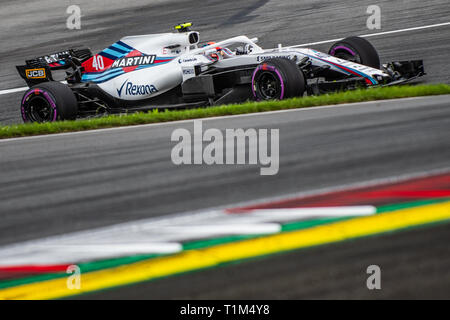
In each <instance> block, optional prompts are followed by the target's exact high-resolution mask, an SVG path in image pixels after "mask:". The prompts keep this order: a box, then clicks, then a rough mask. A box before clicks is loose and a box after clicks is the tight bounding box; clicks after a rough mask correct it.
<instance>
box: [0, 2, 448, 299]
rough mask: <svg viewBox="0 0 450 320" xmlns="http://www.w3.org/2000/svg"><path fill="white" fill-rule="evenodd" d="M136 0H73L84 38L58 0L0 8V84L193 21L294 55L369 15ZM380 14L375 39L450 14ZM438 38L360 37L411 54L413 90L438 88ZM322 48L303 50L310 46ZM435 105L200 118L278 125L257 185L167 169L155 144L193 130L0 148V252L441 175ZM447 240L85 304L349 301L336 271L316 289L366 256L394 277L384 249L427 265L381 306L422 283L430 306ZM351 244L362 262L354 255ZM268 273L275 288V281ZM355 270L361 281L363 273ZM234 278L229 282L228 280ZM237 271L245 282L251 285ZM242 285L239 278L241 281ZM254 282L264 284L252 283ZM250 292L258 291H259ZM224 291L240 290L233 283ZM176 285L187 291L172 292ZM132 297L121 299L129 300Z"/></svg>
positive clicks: (390, 240) (205, 32)
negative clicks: (80, 233)
mask: <svg viewBox="0 0 450 320" xmlns="http://www.w3.org/2000/svg"><path fill="white" fill-rule="evenodd" d="M143 2H144V1H135V2H133V1H132V2H131V3H132V4H126V5H125V4H120V2H119V1H116V2H114V1H113V2H108V3H110V5H108V6H107V7H108V9H107V10H106V11H101V10H100V8H103V7H105V6H104V5H101V3H100V2H95V4H89V3H88V2H87V1H79V3H81V5H82V6H83V5H84V6H87V8H88V10H86V12H84V13H83V15H84V18H83V29H82V30H81V31H68V30H66V29H65V19H66V15H65V9H66V7H67V5H68V4H70V2H69V1H66V2H64V1H61V2H59V1H58V2H56V1H42V2H39V5H38V4H37V3H36V2H34V3H28V2H25V1H3V2H2V11H1V13H0V15H1V18H2V19H0V21H1V22H0V25H1V28H2V30H6V31H7V32H2V33H1V37H2V38H1V39H0V40H1V41H2V44H3V45H2V48H1V49H0V66H1V69H0V89H8V88H14V87H21V86H23V85H24V83H23V82H22V80H20V79H18V77H17V76H16V72H15V70H14V65H16V64H19V63H21V62H22V61H23V60H24V59H26V58H29V57H33V56H36V55H41V54H45V53H49V52H52V51H58V50H60V49H64V48H66V47H70V46H72V45H74V44H80V43H83V44H86V45H89V46H90V47H91V48H92V49H93V50H94V51H96V50H100V49H102V48H104V47H106V46H107V45H108V44H110V43H111V42H114V41H115V40H116V39H119V38H120V37H121V36H124V35H130V34H143V33H154V32H165V31H167V29H168V28H169V27H170V26H171V25H174V24H176V23H179V22H180V21H189V20H192V21H194V22H195V23H196V25H197V26H198V28H197V29H198V30H199V31H201V33H202V37H203V39H204V40H213V39H214V40H219V39H222V38H226V37H230V36H234V35H238V34H241V33H245V34H247V35H249V36H258V37H259V38H260V40H261V42H260V43H261V44H262V45H263V46H265V47H274V46H276V44H277V43H280V42H281V43H283V44H286V45H289V44H291V45H294V44H299V43H306V42H314V41H320V40H327V39H333V38H339V37H345V36H347V35H352V34H365V33H369V32H368V30H367V29H366V27H365V24H366V18H367V16H366V14H365V10H366V8H367V6H368V5H370V4H373V3H372V2H371V1H358V3H357V5H355V2H354V1H333V2H330V1H283V2H281V1H280V2H276V1H266V0H260V1H247V2H242V1H240V2H237V1H236V2H233V1H227V2H223V1H206V2H203V5H202V6H199V5H198V3H196V2H192V1H182V2H166V1H158V2H155V3H153V4H145V5H144V4H143ZM102 3H104V2H102ZM379 3H380V4H381V7H382V10H383V12H384V14H383V30H386V31H389V30H395V29H402V28H408V27H415V26H421V25H429V24H435V23H440V22H447V20H448V17H449V13H450V5H449V4H448V2H447V1H445V0H443V1H427V2H423V1H381V2H379ZM45 4H49V5H50V4H51V5H52V8H53V9H54V10H52V11H51V12H49V10H47V9H46V7H45ZM193 8H195V9H193ZM449 34H450V27H443V28H440V29H427V30H422V31H415V32H412V33H401V34H394V35H386V36H380V37H374V38H371V41H372V42H373V43H374V44H375V46H376V47H377V48H378V50H379V51H380V55H381V58H382V60H383V61H390V60H403V59H418V58H425V63H426V68H427V72H428V73H429V76H428V77H427V78H426V81H427V82H445V83H449V82H450V76H449V74H450V72H449V71H450V67H448V64H447V63H446V62H447V60H448V57H449V50H450V43H449V42H448V41H445V39H448V36H449ZM328 47H329V45H323V46H316V48H317V49H319V50H326V48H328ZM21 95H22V94H21V93H15V94H8V95H2V96H0V109H1V110H0V121H1V122H2V123H16V122H20V120H19V114H18V107H17V106H18V103H19V100H20V98H21ZM449 105H450V98H449V97H448V96H444V97H431V98H420V99H412V100H404V101H395V102H376V103H366V104H361V105H355V106H341V107H334V108H321V109H310V110H303V111H295V112H281V113H274V114H266V115H263V114H260V115H254V116H244V117H235V118H229V119H226V120H225V119H220V120H208V121H205V122H204V126H205V129H206V128H208V127H215V128H219V129H224V128H250V127H252V128H278V129H280V172H279V174H278V175H276V176H272V177H267V176H266V177H262V176H260V175H259V167H257V166H212V167H207V166H174V165H173V164H172V162H171V160H170V151H171V148H172V147H173V146H174V143H173V142H171V141H170V135H171V133H172V131H173V130H174V129H175V128H180V127H185V128H188V129H192V123H189V122H187V123H182V124H165V125H161V126H146V127H139V128H124V129H119V130H108V131H98V132H95V133H80V134H75V135H58V136H52V137H46V138H31V139H23V140H12V141H0V216H1V219H2V223H1V224H0V245H5V244H10V243H14V242H18V241H23V240H30V239H37V238H41V237H45V236H50V235H55V234H63V233H66V232H71V231H76V230H84V229H89V228H94V227H99V226H105V225H112V224H115V223H120V222H124V221H132V220H137V219H141V218H148V217H153V216H164V215H169V214H173V213H177V212H186V211H195V210H201V209H204V208H210V207H216V206H231V205H234V204H236V203H240V202H246V201H250V200H255V199H263V198H270V197H274V196H281V195H285V194H290V193H296V192H302V191H305V192H308V191H312V190H317V189H321V188H327V187H339V186H345V185H348V184H352V183H357V182H364V181H370V180H374V179H380V178H389V177H395V176H400V175H404V174H414V173H422V172H428V171H431V170H436V169H443V168H448V166H449V161H448V159H450V140H449V139H448V137H449V136H450V109H449V108H448V107H449ZM447 240H448V227H445V226H442V227H433V229H423V230H421V231H411V232H408V233H404V234H395V235H391V236H389V237H385V236H380V237H374V238H370V239H364V240H358V241H355V242H349V243H343V244H336V245H330V246H326V247H323V248H316V249H310V250H307V251H299V252H295V253H290V254H288V255H280V256H277V257H273V258H269V259H268V260H266V261H264V264H262V265H261V264H260V263H258V261H255V262H252V263H244V264H241V265H236V266H233V267H227V268H224V269H218V270H210V271H206V272H205V273H203V272H200V273H195V274H192V275H184V276H178V277H176V278H173V279H172V280H171V279H167V280H160V281H158V282H152V283H146V284H141V285H138V286H137V287H135V286H132V287H130V288H131V289H127V288H121V289H116V290H112V291H110V293H107V291H105V292H104V293H102V294H104V295H101V294H100V295H98V294H97V295H93V296H92V297H121V298H124V297H131V298H138V296H137V294H136V293H141V294H140V295H139V298H153V297H157V294H156V293H155V290H156V291H157V290H159V289H158V288H160V287H161V286H162V287H164V290H160V295H158V297H167V298H169V297H170V298H175V297H186V298H194V297H195V298H200V297H201V298H213V297H217V298H219V297H223V298H263V297H266V298H275V297H286V298H287V297H292V298H302V297H305V298H307V297H368V296H367V294H368V293H367V292H365V293H364V292H362V291H358V290H362V289H357V288H356V287H352V288H354V290H353V289H349V290H350V291H349V292H348V293H345V292H343V290H340V289H339V290H337V289H336V288H338V287H339V288H341V289H344V288H347V287H349V288H350V287H351V285H350V284H349V282H345V279H346V277H345V275H344V276H343V279H344V280H342V282H339V283H337V284H336V286H338V287H334V289H336V290H334V289H333V288H332V287H330V286H327V284H326V282H323V281H319V279H323V278H324V277H331V276H334V275H336V278H338V276H339V274H340V273H339V270H340V271H341V272H343V270H345V269H346V268H350V270H356V269H358V268H363V266H364V268H365V267H366V262H369V260H370V261H372V257H373V258H374V259H375V260H377V259H376V258H377V257H379V259H382V262H383V263H385V264H387V265H388V268H387V269H388V270H389V269H390V268H389V266H393V267H395V266H397V267H398V266H399V264H398V263H397V264H396V263H394V262H395V261H400V260H395V259H394V257H397V256H396V255H394V254H392V255H390V254H387V252H389V248H390V247H389V246H392V247H393V249H392V250H393V251H394V252H396V251H395V250H398V252H399V254H400V255H403V256H404V257H405V259H406V260H408V259H411V261H420V265H423V264H427V263H428V262H429V265H428V264H427V265H426V266H425V267H424V269H421V268H420V265H419V267H417V268H414V267H411V268H410V272H412V273H406V274H413V273H414V272H417V271H418V270H422V271H423V272H422V271H421V272H420V275H419V276H417V277H416V278H415V279H416V281H412V280H411V277H406V276H405V277H399V276H392V277H391V278H390V279H392V281H391V284H390V285H391V286H393V285H394V284H395V285H396V286H397V287H398V288H403V289H399V290H394V291H389V290H388V291H385V293H384V294H385V296H383V297H409V296H411V295H413V296H414V297H417V296H420V292H417V291H414V290H413V288H412V287H411V286H413V285H417V286H418V287H420V288H423V290H424V291H423V294H424V296H427V297H430V296H432V294H433V293H434V294H435V295H434V296H437V297H443V296H445V295H447V297H448V295H449V294H448V290H444V291H443V289H442V288H444V287H445V285H446V283H445V281H442V282H440V283H441V286H439V281H438V275H439V274H442V279H448V271H446V270H448V251H445V250H446V249H445V248H444V247H442V245H441V244H442V243H446V242H447ZM410 243H413V244H416V245H415V246H413V245H410ZM364 244H366V245H367V251H364V250H363V249H361V248H362V247H365V246H364ZM385 248H388V249H386V250H385ZM431 248H432V250H431ZM439 248H440V249H439ZM415 249H416V250H415ZM435 250H437V251H435ZM439 250H441V251H439ZM447 250H448V249H447ZM308 255H309V256H308ZM284 257H286V259H284ZM327 257H330V258H329V259H328V258H327ZM333 257H338V259H337V260H338V261H339V263H337V264H336V269H327V268H324V267H322V268H318V267H317V265H318V264H323V263H327V262H329V261H330V260H332V259H333ZM352 257H353V258H355V259H351V258H352ZM358 257H361V263H359V261H360V260H358V259H359V258H358ZM442 257H446V258H447V260H445V259H442ZM369 258H370V259H369ZM364 259H366V260H364ZM398 259H400V258H398ZM291 260H292V261H291ZM363 260H364V261H363ZM287 261H290V263H287ZM295 261H298V263H299V266H302V263H304V264H308V263H309V264H308V265H304V268H305V269H306V271H305V270H300V269H297V268H296V264H295ZM302 261H303V262H302ZM401 261H405V260H401ZM408 261H409V260H408ZM373 263H375V262H373ZM370 264H372V262H370ZM312 266H314V267H312ZM230 268H234V269H230ZM445 268H446V269H445ZM249 270H251V272H250V271H249ZM271 270H273V273H272V274H270V272H272V271H271ZM277 270H280V272H281V273H283V274H284V277H282V276H279V277H276V276H274V275H276V273H275V272H276V271H277ZM358 270H362V274H363V275H362V277H366V275H365V274H364V273H363V272H364V270H363V269H358ZM396 270H397V271H392V272H394V273H395V272H401V270H402V268H401V267H398V268H397V269H396ZM240 272H241V273H242V275H238V273H240ZM445 272H447V273H445ZM231 273H232V274H233V275H234V276H231ZM249 273H252V274H254V276H253V278H252V277H250V276H251V275H250V274H249ZM341 274H342V273H341ZM358 274H359V273H358ZM208 275H209V276H210V277H211V276H217V279H215V280H214V281H216V282H217V283H216V282H208V281H205V279H211V278H210V277H209V278H206V276H208ZM245 275H247V276H248V277H249V279H250V280H251V279H253V280H254V282H250V280H249V281H247V282H245V281H243V279H245V277H244V276H245ZM267 275H271V276H272V277H266V276H267ZM263 276H264V277H265V278H266V279H272V280H270V281H267V280H266V281H261V279H262V277H263ZM258 277H261V278H258ZM354 277H357V276H354ZM289 278H291V279H295V281H296V282H297V283H298V284H304V283H305V281H306V283H308V281H313V282H314V281H316V280H317V286H312V287H311V286H309V287H307V288H304V290H300V289H301V288H300V289H299V290H294V291H289V290H286V287H285V284H286V282H289ZM302 279H303V280H302ZM358 279H359V278H358ZM177 280H178V281H177ZM353 280H354V278H353ZM257 281H260V283H259V284H258V286H257V285H256V284H255V282H257ZM302 281H303V282H302ZM349 281H350V280H349ZM358 281H359V280H358ZM224 282H227V283H228V287H226V288H225V289H224V290H223V291H221V290H220V288H218V287H219V286H220V285H224ZM239 282H240V283H241V285H240V286H237V284H238V283H239ZM350 282H351V281H350ZM320 283H322V286H321V285H320ZM358 283H359V282H358ZM189 284H191V286H192V288H187V287H189ZM216 284H217V285H216ZM251 284H253V285H254V286H252V285H251ZM347 284H348V285H349V286H347ZM331 285H332V284H331ZM363 285H364V282H363ZM224 286H225V285H224ZM355 286H356V285H355ZM133 288H135V289H136V292H132V291H133ZM233 288H235V289H233ZM330 288H331V289H330ZM439 288H440V289H439ZM446 288H448V286H446ZM363 289H364V287H363ZM178 290H179V291H178ZM208 290H209V291H208ZM252 290H254V291H252ZM256 290H258V292H259V293H260V295H257V294H256V293H255V292H256ZM308 290H310V291H308ZM311 290H312V291H311ZM314 290H315V291H314ZM176 292H178V294H176ZM208 292H210V293H211V295H208ZM337 292H340V293H337ZM414 292H415V293H417V295H414Z"/></svg>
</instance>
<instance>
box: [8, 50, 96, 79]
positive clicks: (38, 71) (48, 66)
mask: <svg viewBox="0 0 450 320" xmlns="http://www.w3.org/2000/svg"><path fill="white" fill-rule="evenodd" d="M91 57H92V52H91V50H90V49H89V48H81V49H69V50H66V51H61V52H56V53H53V54H49V55H46V56H41V57H37V58H34V59H30V60H26V61H25V65H22V66H16V68H17V71H18V72H19V75H20V76H21V77H22V78H23V79H24V80H25V82H26V83H27V85H28V86H29V87H31V86H34V85H36V84H38V83H41V82H46V81H53V75H52V71H54V70H67V69H72V70H73V72H67V77H68V78H70V77H73V76H75V73H79V69H80V68H81V64H82V63H83V62H84V61H86V60H88V59H89V58H91Z"/></svg>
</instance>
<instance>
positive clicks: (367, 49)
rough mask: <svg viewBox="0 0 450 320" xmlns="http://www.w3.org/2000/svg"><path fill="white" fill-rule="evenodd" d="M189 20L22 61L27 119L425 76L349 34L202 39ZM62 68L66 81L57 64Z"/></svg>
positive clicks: (419, 65)
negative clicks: (318, 46)
mask: <svg viewBox="0 0 450 320" xmlns="http://www.w3.org/2000/svg"><path fill="white" fill-rule="evenodd" d="M190 26H191V24H190V23H185V24H181V25H179V26H176V27H175V28H176V29H177V30H178V31H179V32H178V33H162V34H151V35H142V36H131V37H125V38H123V39H121V40H120V41H118V42H116V43H114V44H112V45H111V46H110V47H108V48H106V49H104V50H103V51H101V52H100V53H98V54H96V55H93V54H92V53H91V51H90V49H88V48H78V49H70V50H67V51H63V52H58V53H55V54H51V55H48V56H43V57H39V58H35V59H32V60H27V61H26V65H24V66H17V69H18V71H19V74H20V76H21V77H22V78H23V79H24V80H25V81H26V82H27V84H28V86H29V87H30V89H29V90H28V91H27V92H26V93H25V95H24V97H23V99H22V103H21V112H22V117H23V120H24V121H25V122H48V121H56V120H73V119H76V118H86V117H93V116H101V115H105V114H114V113H128V112H134V111H143V110H151V109H167V108H189V107H200V106H211V105H218V104H225V103H236V102H243V101H246V100H249V99H255V100H271V99H279V100H281V99H285V98H290V97H297V96H303V95H317V94H321V93H325V92H330V91H340V90H349V89H355V88H360V87H374V86H385V85H394V84H399V83H403V82H406V81H410V80H412V79H415V78H417V77H420V76H423V75H424V74H425V73H424V67H423V61H421V60H417V61H403V62H393V63H388V64H385V65H383V66H381V65H380V59H379V56H378V53H377V51H376V50H375V48H374V47H373V46H372V45H371V44H370V43H369V42H368V41H367V40H365V39H363V38H359V37H349V38H346V39H344V40H342V41H339V42H337V43H335V44H334V45H333V46H331V48H330V50H329V52H328V53H322V52H319V51H316V50H313V49H304V48H294V47H284V48H283V47H281V46H280V47H279V48H277V49H270V50H264V49H262V48H261V47H259V46H258V45H257V44H256V43H257V39H256V38H254V39H249V38H248V37H246V36H238V37H234V38H230V39H227V40H224V41H221V42H217V43H213V42H209V43H205V44H203V45H201V44H199V33H198V32H195V31H190V30H189V27H190ZM56 70H65V71H66V83H67V84H64V83H61V82H59V81H54V80H53V79H54V77H53V74H52V73H53V72H55V71H56Z"/></svg>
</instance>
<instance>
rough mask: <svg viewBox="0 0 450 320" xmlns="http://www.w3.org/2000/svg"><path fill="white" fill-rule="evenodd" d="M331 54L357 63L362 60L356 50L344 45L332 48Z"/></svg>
mask: <svg viewBox="0 0 450 320" xmlns="http://www.w3.org/2000/svg"><path fill="white" fill-rule="evenodd" d="M331 55H332V56H334V57H336V58H339V59H343V60H347V61H351V62H356V63H359V64H361V62H362V61H361V56H360V55H359V54H358V53H357V52H356V50H353V49H351V48H347V47H344V46H339V47H336V48H333V49H332V50H331Z"/></svg>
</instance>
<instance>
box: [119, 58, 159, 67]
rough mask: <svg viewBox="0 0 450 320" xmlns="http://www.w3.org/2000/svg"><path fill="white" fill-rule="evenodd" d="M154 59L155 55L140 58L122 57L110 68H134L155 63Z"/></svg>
mask: <svg viewBox="0 0 450 320" xmlns="http://www.w3.org/2000/svg"><path fill="white" fill-rule="evenodd" d="M155 58H156V56H155V55H151V56H140V57H124V58H120V59H117V60H116V61H114V63H113V64H112V66H111V68H125V67H136V66H142V65H147V64H153V63H154V62H155Z"/></svg>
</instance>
